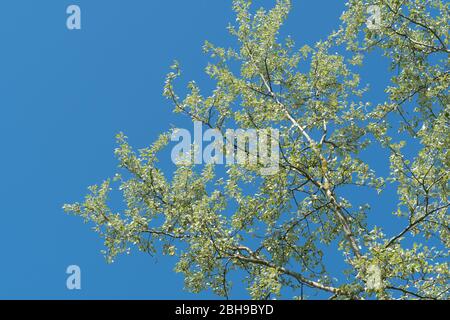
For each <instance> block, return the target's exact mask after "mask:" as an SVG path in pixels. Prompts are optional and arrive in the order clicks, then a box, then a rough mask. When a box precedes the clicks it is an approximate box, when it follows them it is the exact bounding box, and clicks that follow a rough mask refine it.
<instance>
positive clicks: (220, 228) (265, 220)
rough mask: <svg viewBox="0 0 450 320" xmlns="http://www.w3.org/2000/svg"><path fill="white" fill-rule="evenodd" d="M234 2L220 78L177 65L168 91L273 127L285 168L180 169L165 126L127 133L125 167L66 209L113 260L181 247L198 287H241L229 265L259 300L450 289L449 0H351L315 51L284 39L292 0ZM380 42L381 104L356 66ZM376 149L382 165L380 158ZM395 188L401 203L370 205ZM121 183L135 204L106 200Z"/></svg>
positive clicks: (203, 108)
mask: <svg viewBox="0 0 450 320" xmlns="http://www.w3.org/2000/svg"><path fill="white" fill-rule="evenodd" d="M370 7H371V8H372V9H373V8H375V9H376V13H377V14H378V16H377V17H375V18H376V19H375V20H376V21H375V22H373V23H372V24H371V25H370V26H371V27H370V28H369V27H368V15H370V12H373V11H369V14H368V9H369V8H370ZM233 9H234V11H235V14H236V22H235V23H234V24H232V25H230V26H229V31H230V34H231V35H232V36H233V37H235V38H236V39H237V43H238V46H236V47H233V48H222V47H219V46H216V45H213V44H211V43H209V42H206V43H205V45H204V51H205V53H207V54H208V55H210V57H211V59H210V63H209V64H208V66H207V67H206V74H207V77H208V79H210V80H211V81H212V82H213V83H214V87H215V88H214V89H213V90H211V92H208V93H203V92H202V91H201V90H200V88H199V86H198V85H197V84H196V83H195V82H194V81H192V82H189V83H188V85H187V93H185V94H183V95H182V94H180V93H177V92H179V91H178V90H177V89H176V88H175V87H176V81H177V79H178V78H179V77H180V76H181V68H180V66H179V64H178V63H174V65H173V66H172V71H171V72H170V73H169V74H168V76H167V80H166V82H165V85H164V92H163V94H164V96H166V97H167V98H168V99H169V101H170V102H171V103H172V104H173V107H174V111H175V112H176V113H180V114H184V115H186V116H188V117H189V118H190V119H192V121H200V122H202V123H203V125H204V126H205V128H212V129H215V130H218V131H220V132H221V133H223V134H224V135H225V132H226V130H227V129H228V128H232V129H234V128H243V129H267V128H276V129H278V130H279V152H280V160H279V161H280V163H279V170H278V171H277V172H276V173H275V174H273V175H270V176H268V175H263V174H261V170H260V166H259V165H258V164H255V163H236V164H227V165H226V166H223V168H225V170H224V169H221V168H222V167H220V166H218V165H216V166H214V165H203V166H202V165H192V164H179V165H178V166H177V167H176V168H175V169H174V172H172V173H170V175H169V174H168V173H167V172H163V171H162V170H161V169H160V168H159V167H158V153H160V152H164V151H163V150H164V149H165V148H166V149H167V148H168V147H169V146H170V144H169V142H170V131H168V132H166V133H163V134H161V136H160V137H159V138H158V139H157V141H156V142H155V143H153V144H152V145H151V146H150V147H148V148H145V149H141V150H134V149H133V148H132V147H131V146H130V145H129V144H128V142H127V138H126V136H125V135H123V134H119V135H118V136H117V139H118V148H117V149H116V151H115V153H116V155H117V158H118V161H119V167H120V171H119V172H118V173H117V174H116V175H115V176H114V178H113V179H109V180H106V181H104V182H103V183H101V184H99V185H97V186H92V187H90V193H89V194H88V195H87V196H86V198H85V200H84V202H82V203H75V204H70V205H65V210H66V211H68V212H70V213H73V214H76V215H78V216H80V217H82V218H83V219H84V220H85V221H86V222H89V223H91V224H93V226H94V230H95V231H96V232H98V233H99V235H100V236H101V237H102V238H103V239H104V245H105V251H104V254H105V256H106V257H107V259H108V261H109V262H112V261H113V260H114V258H115V257H116V256H117V255H118V254H121V253H124V252H127V251H129V250H130V249H131V248H133V247H136V248H138V249H139V250H141V251H143V252H147V253H150V254H152V255H155V254H165V255H171V256H176V257H177V263H176V266H175V271H176V272H179V273H182V274H183V275H184V279H185V287H186V289H188V290H190V291H192V292H195V293H199V292H201V291H203V290H207V289H210V290H212V291H213V292H214V293H215V294H217V295H219V296H223V297H225V298H230V297H232V285H233V283H232V282H231V280H230V278H231V277H232V278H233V279H236V278H240V280H242V282H243V284H244V285H245V286H246V288H247V290H248V292H249V295H250V296H251V298H253V299H267V298H274V297H281V298H294V299H295V298H298V299H303V298H305V299H306V298H308V297H310V298H311V297H315V294H319V295H318V296H317V297H323V298H330V299H370V298H378V299H448V298H449V289H450V288H449V269H448V248H449V245H450V237H449V216H448V207H449V205H450V202H449V173H450V170H449V165H450V156H449V153H448V147H449V146H450V126H449V125H450V123H449V117H450V107H449V105H450V103H449V102H450V101H449V96H448V86H449V83H450V74H449V61H450V60H449V53H450V49H449V46H448V32H449V31H448V24H449V21H448V20H449V19H448V18H449V4H448V3H446V1H442V0H349V1H348V3H347V9H346V11H345V12H344V13H343V15H342V23H341V25H340V27H339V28H338V29H337V31H335V32H333V33H332V34H331V35H330V36H329V37H327V38H326V39H322V40H321V41H318V42H317V43H316V44H315V45H314V46H313V47H310V46H307V45H303V46H297V45H296V44H295V43H294V41H293V39H291V38H289V37H287V38H286V39H282V40H280V39H279V30H280V28H281V26H282V24H283V22H284V21H285V19H286V18H287V16H288V13H289V11H290V1H288V0H278V1H276V4H275V6H274V7H273V8H272V9H270V10H266V9H264V8H261V9H257V10H254V8H253V6H252V4H251V1H250V0H234V1H233ZM369 54H371V55H380V56H381V55H383V56H384V59H389V61H390V63H391V66H390V68H391V69H390V70H379V72H385V73H388V74H390V75H391V79H390V81H389V83H384V84H380V83H370V85H371V86H372V87H376V86H380V85H386V87H385V88H384V90H385V93H386V95H385V96H384V97H382V98H383V99H384V100H385V101H383V102H381V103H380V102H378V103H370V102H369V101H367V100H366V98H365V93H366V91H367V90H368V86H367V85H366V84H367V83H368V81H370V79H360V76H359V74H358V71H359V70H360V69H361V68H363V67H364V59H365V57H366V56H367V55H369ZM380 59H381V57H380ZM410 146H412V147H411V148H409V149H408V147H410ZM406 149H408V150H409V151H405V150H406ZM370 150H383V152H385V153H386V154H388V155H390V156H387V157H386V159H383V157H382V156H381V155H380V157H379V158H376V159H374V157H373V156H372V157H368V156H367V154H368V153H369V152H370ZM411 150H413V151H411ZM371 154H372V155H373V151H372V153H371ZM378 161H386V162H387V163H386V167H387V168H390V169H389V172H388V174H387V175H384V176H383V175H381V174H377V173H376V172H375V171H374V170H373V169H371V165H372V166H373V163H375V162H378ZM387 186H391V187H394V188H396V189H397V210H396V211H395V212H374V211H371V210H370V204H371V203H370V202H372V203H373V202H380V201H386V200H385V199H386V198H384V195H385V192H383V191H384V190H385V189H386V187H387ZM363 189H364V194H368V193H370V194H371V196H370V197H368V196H363V195H362V194H363V193H362V191H361V190H363ZM112 190H120V192H121V194H122V196H123V199H124V201H125V206H126V208H124V209H123V208H122V209H119V208H114V207H111V206H110V205H109V202H108V199H109V198H110V193H111V191H112ZM366 201H367V202H369V203H365V202H366ZM392 214H393V215H394V216H392ZM389 221H391V222H392V221H395V224H396V225H395V227H392V226H389V228H386V226H385V225H383V224H384V223H386V222H388V223H389ZM385 229H389V232H388V231H386V230H385ZM392 229H395V230H396V231H392ZM331 257H332V258H331ZM338 260H341V261H338ZM287 289H289V290H287ZM288 295H290V296H288Z"/></svg>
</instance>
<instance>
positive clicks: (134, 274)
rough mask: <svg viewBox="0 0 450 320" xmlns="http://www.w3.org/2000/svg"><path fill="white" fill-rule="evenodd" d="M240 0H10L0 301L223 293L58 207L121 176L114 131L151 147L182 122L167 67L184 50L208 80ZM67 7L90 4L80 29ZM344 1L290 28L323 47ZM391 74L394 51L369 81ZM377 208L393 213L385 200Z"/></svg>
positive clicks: (3, 63) (6, 5) (183, 57)
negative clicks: (193, 286) (111, 255)
mask: <svg viewBox="0 0 450 320" xmlns="http://www.w3.org/2000/svg"><path fill="white" fill-rule="evenodd" d="M255 2H256V4H257V5H258V4H270V3H272V1H255ZM230 3H231V1H226V0H214V1H212V0H191V1H185V0H165V1H151V0H132V1H126V0H94V1H93V0H71V1H66V0H2V1H1V2H0V41H1V45H0V137H1V149H0V168H1V169H0V172H1V183H0V199H1V204H0V214H1V216H0V217H1V222H0V250H1V253H0V254H1V257H0V261H1V263H0V298H44V299H45V298H138V299H140V298H176V299H178V298H211V297H213V296H212V295H210V294H209V293H204V294H201V295H199V296H197V295H192V294H189V293H187V292H185V291H183V289H182V288H183V279H182V277H181V275H177V274H175V273H174V272H173V271H172V269H173V266H174V260H173V259H170V258H164V257H163V258H158V259H154V258H151V257H149V256H147V255H145V254H140V253H139V254H132V255H130V256H121V257H119V258H118V259H117V261H116V263H115V264H112V265H108V264H106V263H105V260H104V258H103V256H102V255H101V254H100V250H101V249H102V241H101V239H100V238H99V237H98V236H97V234H95V233H93V232H92V231H91V230H90V228H89V227H88V226H87V225H85V224H83V223H82V221H81V219H79V218H77V217H73V216H69V215H66V214H64V213H63V211H62V210H61V207H62V205H63V204H64V203H70V202H75V201H79V200H82V197H83V196H84V195H85V194H86V187H87V186H88V185H92V184H95V183H98V182H101V181H102V180H103V179H104V178H107V177H110V176H111V175H112V174H113V173H114V172H115V169H116V165H117V163H116V161H115V158H114V156H113V149H114V148H115V141H114V137H115V135H116V133H118V132H119V131H123V132H125V133H126V135H127V136H129V138H130V142H131V144H132V145H134V146H136V147H144V146H146V145H148V144H150V143H151V142H152V141H154V140H155V139H156V138H157V135H158V134H159V133H160V132H162V131H165V130H167V129H168V128H170V125H171V124H178V123H180V121H183V120H178V117H177V116H176V115H174V114H172V112H171V106H170V104H169V102H167V101H166V100H165V99H164V98H163V97H162V95H161V93H162V86H163V82H164V77H165V74H166V73H167V72H168V66H169V65H170V64H171V62H172V61H173V60H174V59H177V60H179V61H180V62H181V64H182V66H183V69H184V75H185V80H189V79H196V80H198V82H199V83H200V84H201V83H202V82H203V81H204V79H205V76H204V73H203V69H204V67H205V65H206V63H207V57H206V56H204V55H203V54H202V50H201V47H202V44H203V42H204V40H206V39H208V40H210V41H211V42H213V43H215V44H219V45H227V44H229V43H231V42H232V40H231V38H230V37H229V35H228V32H227V31H226V26H227V25H228V23H229V22H233V21H234V16H233V13H232V11H231V4H230ZM70 4H77V5H79V6H80V7H81V9H82V30H80V31H69V30H67V28H66V17H67V15H66V12H65V11H66V8H67V6H68V5H70ZM343 10H344V1H336V0H314V1H312V0H293V11H292V13H291V15H290V17H289V20H288V22H287V23H286V25H285V27H284V28H283V33H284V34H290V35H291V36H292V37H293V38H294V39H295V40H296V42H297V44H298V45H303V44H305V43H307V44H310V45H313V44H314V42H315V41H317V40H319V39H320V38H324V37H325V36H326V35H327V34H329V33H330V32H331V31H332V30H333V29H336V28H337V26H338V23H339V20H338V18H339V16H340V14H341V13H342V11H343ZM383 70H386V62H385V61H383V60H382V59H380V58H373V59H369V61H368V67H366V68H365V69H364V70H363V72H362V76H363V79H364V77H365V80H368V81H371V82H375V83H385V81H386V74H385V73H384V71H383ZM202 79H203V80H202ZM382 87H383V86H379V87H378V86H377V87H375V88H374V91H372V92H371V93H370V94H369V95H368V96H367V97H368V98H369V99H370V98H371V97H372V98H374V97H377V95H378V97H379V95H380V93H381V92H382V91H380V90H382ZM377 90H378V91H377ZM373 156H375V154H374V155H373ZM163 165H164V164H163ZM379 169H380V170H383V168H381V167H380V168H379ZM364 196H365V195H364V194H361V197H364ZM368 197H369V196H368ZM386 203H387V204H386ZM376 206H377V205H376ZM376 206H375V208H374V211H375V210H377V209H381V211H385V212H384V213H385V214H388V213H390V211H392V209H393V203H390V202H389V201H386V202H385V203H384V204H383V203H381V204H378V208H377V207H376ZM385 209H386V210H385ZM378 211H380V210H378ZM156 260H157V261H156ZM71 264H76V265H79V266H80V267H81V269H82V290H81V291H69V290H67V289H66V285H65V284H66V282H65V281H66V276H67V275H66V274H65V270H66V267H67V266H68V265H71ZM234 297H235V298H245V297H246V295H245V293H244V292H240V291H238V292H237V293H236V296H234Z"/></svg>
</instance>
